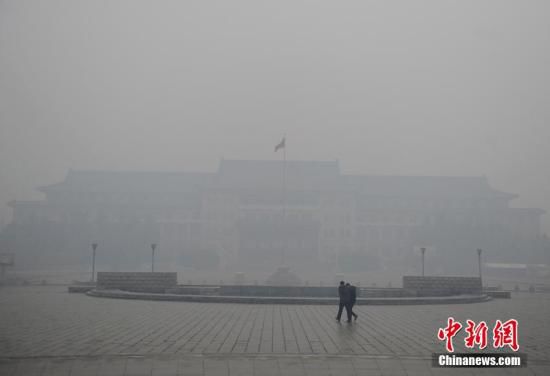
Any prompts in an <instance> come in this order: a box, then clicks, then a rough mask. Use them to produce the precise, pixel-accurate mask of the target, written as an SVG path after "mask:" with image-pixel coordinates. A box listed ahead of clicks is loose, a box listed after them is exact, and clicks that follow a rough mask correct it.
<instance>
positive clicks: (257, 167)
mask: <svg viewBox="0 0 550 376" xmlns="http://www.w3.org/2000/svg"><path fill="white" fill-rule="evenodd" d="M285 175H286V187H287V190H289V191H311V190H314V191H321V190H344V191H353V192H358V193H361V194H364V195H372V196H386V197H438V196H439V197H455V198H476V197H477V198H486V197H501V198H504V199H512V198H515V197H517V196H516V195H515V194H511V193H505V192H500V191H498V190H495V189H493V188H491V186H490V185H489V183H488V181H487V179H486V178H485V177H439V176H437V177H433V176H432V177H430V176H385V175H345V174H341V173H340V167H339V164H338V162H337V161H287V163H286V174H285ZM282 186H283V161H280V160H279V161H277V160H226V159H223V160H221V161H220V164H219V167H218V171H217V172H215V173H211V172H198V173H197V172H194V173H188V172H146V171H79V170H70V171H69V172H68V173H67V176H66V178H65V180H64V181H63V182H61V183H57V184H53V185H48V186H45V187H41V188H39V189H40V190H41V191H43V192H52V191H81V192H157V193H164V192H172V193H177V192H182V193H184V192H193V191H194V192H196V191H200V190H202V189H231V190H262V189H268V190H273V191H278V190H280V189H282Z"/></svg>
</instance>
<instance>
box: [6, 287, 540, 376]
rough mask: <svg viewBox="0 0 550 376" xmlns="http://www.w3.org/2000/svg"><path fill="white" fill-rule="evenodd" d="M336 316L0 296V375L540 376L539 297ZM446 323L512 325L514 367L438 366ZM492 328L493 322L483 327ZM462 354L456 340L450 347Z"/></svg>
mask: <svg viewBox="0 0 550 376" xmlns="http://www.w3.org/2000/svg"><path fill="white" fill-rule="evenodd" d="M354 310H355V311H356V312H357V313H358V314H359V319H358V321H357V322H355V323H353V324H346V323H342V324H338V323H337V322H336V321H335V319H334V317H335V314H336V307H332V306H315V305H247V304H219V303H189V302H154V301H138V300H118V299H105V298H93V297H89V296H86V295H83V294H69V293H67V292H66V287H65V286H27V287H3V288H0V375H151V374H152V375H157V374H158V375H205V376H206V375H363V374H373V375H423V374H428V375H429V374H433V375H439V374H470V375H472V374H509V375H515V374H518V375H520V374H525V375H534V374H542V375H548V374H550V327H549V326H548V325H547V320H548V317H549V315H550V295H549V294H528V293H521V294H513V297H512V299H509V300H508V299H497V300H493V301H491V302H486V303H476V304H465V305H423V306H358V307H356V308H355V309H354ZM449 316H453V317H454V318H455V319H456V320H459V321H460V322H464V323H465V322H466V319H472V320H474V321H476V322H477V321H481V320H484V321H486V322H487V323H488V324H490V323H494V321H495V320H497V319H500V320H503V321H504V320H507V319H509V318H515V319H517V320H518V321H519V343H520V352H522V353H526V354H527V356H528V361H529V367H527V368H521V369H497V370H487V369H474V368H469V369H441V368H432V367H431V355H432V353H434V352H444V344H443V342H441V341H439V340H438V339H437V336H436V334H437V329H438V328H439V327H443V326H445V324H446V321H447V318H448V317H449ZM490 325H491V324H490ZM454 342H455V348H456V351H459V352H460V351H462V350H464V348H463V346H462V345H461V344H463V336H457V337H456V339H455V341H454Z"/></svg>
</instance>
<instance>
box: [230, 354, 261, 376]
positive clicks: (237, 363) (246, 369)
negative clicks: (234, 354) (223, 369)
mask: <svg viewBox="0 0 550 376" xmlns="http://www.w3.org/2000/svg"><path fill="white" fill-rule="evenodd" d="M227 365H228V367H229V376H240V375H253V374H254V363H253V361H252V359H249V358H230V359H228V360H227Z"/></svg>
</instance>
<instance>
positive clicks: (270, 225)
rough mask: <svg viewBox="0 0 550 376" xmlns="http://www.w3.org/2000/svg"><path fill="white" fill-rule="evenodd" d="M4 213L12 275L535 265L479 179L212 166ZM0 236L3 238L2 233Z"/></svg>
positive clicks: (90, 175)
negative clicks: (423, 263)
mask: <svg viewBox="0 0 550 376" xmlns="http://www.w3.org/2000/svg"><path fill="white" fill-rule="evenodd" d="M39 190H40V191H41V192H43V193H44V194H45V199H44V200H41V201H14V202H12V203H10V205H11V206H12V207H13V210H14V217H13V218H14V219H13V223H12V224H11V225H10V226H8V227H9V231H10V233H11V235H10V239H11V240H10V247H11V248H13V249H14V251H15V252H16V263H17V265H18V266H19V267H24V266H28V267H33V266H35V265H86V264H89V258H90V244H91V243H92V242H97V243H98V244H99V248H98V252H99V251H101V253H100V254H99V255H100V256H99V255H98V262H99V263H100V264H103V265H106V266H108V267H109V268H111V269H112V270H147V268H148V267H149V265H150V262H151V250H150V245H151V244H152V243H156V244H158V248H157V251H156V257H157V260H158V263H159V265H162V268H163V269H164V270H167V269H168V270H169V269H176V270H181V268H194V269H197V270H200V269H212V270H215V269H218V270H219V269H224V270H235V271H237V270H243V269H244V268H256V269H255V270H263V269H265V270H273V265H280V264H287V265H291V266H292V267H293V268H294V269H298V270H300V269H304V270H307V269H311V268H315V269H316V270H327V271H341V272H347V271H352V272H354V271H363V270H390V269H395V268H397V269H399V270H405V271H415V270H417V268H418V267H419V262H418V260H419V256H418V255H419V249H420V248H421V247H426V248H427V261H428V262H430V263H432V264H433V268H434V269H435V270H436V271H437V272H441V273H449V272H461V273H469V272H471V271H472V270H476V269H475V267H476V265H477V254H476V249H477V248H481V249H483V255H484V258H485V260H489V261H491V262H502V263H520V262H522V263H547V261H548V255H547V254H546V252H547V251H545V249H546V243H545V242H547V239H546V237H543V236H542V235H541V232H540V216H541V215H542V214H543V213H544V211H543V210H541V209H536V208H513V207H511V206H510V202H511V201H512V200H513V199H514V198H516V197H517V196H516V195H515V194H511V193H506V192H503V191H500V190H497V189H495V188H493V187H491V186H490V185H489V183H488V181H487V179H486V178H485V177H424V176H382V175H348V174H343V173H342V172H341V171H340V168H339V164H338V162H336V161H288V162H287V163H286V168H283V162H281V161H257V160H221V162H220V164H219V167H218V170H217V171H215V172H201V173H186V172H126V171H124V172H118V171H117V172H114V171H73V170H71V171H69V172H68V174H67V176H66V178H65V180H64V181H62V182H60V183H57V184H53V185H47V186H44V187H40V188H39ZM6 230H8V229H6Z"/></svg>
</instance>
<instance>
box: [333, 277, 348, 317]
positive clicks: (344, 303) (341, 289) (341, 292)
mask: <svg viewBox="0 0 550 376" xmlns="http://www.w3.org/2000/svg"><path fill="white" fill-rule="evenodd" d="M338 296H339V297H340V305H339V306H338V314H337V315H336V321H338V322H340V318H341V317H342V311H343V310H344V308H345V309H346V313H347V315H348V321H350V313H349V302H350V290H349V289H348V288H347V287H346V283H345V282H344V281H340V286H338Z"/></svg>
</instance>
